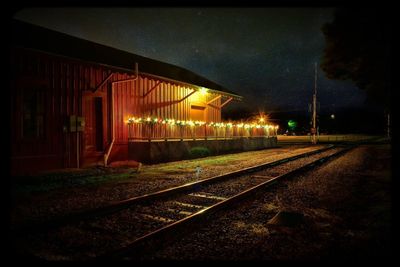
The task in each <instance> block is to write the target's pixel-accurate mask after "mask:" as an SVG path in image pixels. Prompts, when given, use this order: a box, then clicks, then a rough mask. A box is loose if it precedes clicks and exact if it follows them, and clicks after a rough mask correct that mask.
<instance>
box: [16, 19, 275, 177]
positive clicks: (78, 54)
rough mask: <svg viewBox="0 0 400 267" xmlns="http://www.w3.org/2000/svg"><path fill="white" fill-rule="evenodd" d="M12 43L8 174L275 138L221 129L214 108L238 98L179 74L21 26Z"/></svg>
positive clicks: (266, 131)
mask: <svg viewBox="0 0 400 267" xmlns="http://www.w3.org/2000/svg"><path fill="white" fill-rule="evenodd" d="M11 40H12V43H11V46H10V49H11V51H10V59H11V65H10V68H11V77H10V87H11V88H10V89H11V100H10V103H11V105H10V108H11V125H10V126H11V127H10V131H11V173H12V174H24V173H32V172H36V171H42V170H49V169H59V168H75V167H82V166H86V165H90V164H93V163H94V164H100V163H104V164H108V163H109V162H112V161H114V160H126V159H128V158H131V159H136V160H143V161H150V162H151V161H154V160H155V161H157V160H158V161H159V160H160V156H166V155H164V154H163V153H164V152H162V151H168V150H171V149H172V150H176V149H184V148H182V147H181V148H179V147H176V146H175V147H174V146H171V145H167V146H168V147H165V142H166V141H168V143H171V144H178V143H180V144H181V146H182V143H183V142H189V141H188V140H190V141H193V142H195V143H196V142H201V141H202V142H203V143H196V144H197V145H205V142H206V141H208V143H210V142H211V141H212V140H218V139H219V140H221V139H223V140H227V139H231V140H233V139H235V137H237V138H239V137H240V138H242V137H246V136H247V137H265V136H267V137H271V136H272V137H273V136H274V135H275V133H276V132H274V130H276V129H275V128H274V127H270V126H268V127H261V128H260V127H259V126H257V127H256V126H255V125H241V127H240V125H239V127H233V125H232V124H229V123H225V124H221V109H222V108H223V107H224V106H225V105H226V104H228V103H229V102H230V101H232V100H241V96H239V95H237V94H235V93H233V92H230V91H228V90H226V89H225V88H223V87H222V86H220V85H218V84H216V83H214V82H211V81H209V80H207V79H205V78H203V77H201V76H199V75H197V74H195V73H193V72H191V71H188V70H186V69H183V68H180V67H177V66H174V65H171V64H167V63H163V62H159V61H156V60H152V59H149V58H145V57H142V56H138V55H134V54H131V53H128V52H125V51H121V50H117V49H114V48H111V47H107V46H104V45H100V44H97V43H93V42H90V41H87V40H83V39H79V38H76V37H72V36H69V35H66V34H63V33H59V32H55V31H52V30H49V29H45V28H41V27H38V26H34V25H31V24H28V23H24V22H20V21H14V22H13V24H12V37H11ZM246 126H247V127H246ZM242 139H243V138H242ZM271 140H273V139H271ZM173 141H180V142H173ZM275 141H276V139H275ZM149 143H150V144H149ZM264 143H265V142H264ZM128 144H129V145H128ZM193 144H194V143H193ZM160 145H161V147H160ZM270 145H273V143H271V144H269V145H268V146H270ZM151 146H155V147H151ZM163 146H164V147H163ZM218 146H220V145H219V144H218ZM228 146H231V145H228ZM157 147H158V150H159V152H158V155H156V156H154V155H153V154H155V153H156V152H154V148H157ZM186 147H187V146H186ZM264 147H265V145H264ZM256 148H260V147H259V146H257V145H256V147H255V148H254V149H256ZM218 149H219V148H218ZM160 151H161V152H160ZM168 153H169V152H168ZM175 154H179V153H175ZM157 157H158V159H157ZM166 157H167V156H166ZM178 158H179V157H178ZM178 158H174V157H171V159H178ZM153 159H154V160H153Z"/></svg>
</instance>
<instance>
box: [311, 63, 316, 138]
mask: <svg viewBox="0 0 400 267" xmlns="http://www.w3.org/2000/svg"><path fill="white" fill-rule="evenodd" d="M316 133H317V62H315V83H314V94H313V114H312V128H311V134H312V137H311V138H312V139H311V143H312V144H314V145H315V144H316V143H317V137H316Z"/></svg>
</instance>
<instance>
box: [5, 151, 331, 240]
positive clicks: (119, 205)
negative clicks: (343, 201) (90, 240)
mask: <svg viewBox="0 0 400 267" xmlns="http://www.w3.org/2000/svg"><path fill="white" fill-rule="evenodd" d="M336 147H337V146H335V145H329V146H327V147H324V148H321V149H317V150H313V151H309V152H306V153H302V154H298V155H295V156H291V157H287V158H284V159H280V160H276V161H272V162H268V163H263V164H260V165H256V166H252V167H247V168H244V169H240V170H237V171H232V172H229V173H225V174H222V175H217V176H213V177H210V178H207V179H203V180H201V181H196V182H191V183H187V184H184V185H180V186H176V187H172V188H168V189H164V190H161V191H157V192H154V193H149V194H145V195H141V196H137V197H133V198H128V199H125V200H121V201H117V202H114V203H111V204H109V205H107V206H103V207H98V208H94V209H88V210H83V211H79V212H75V213H70V214H67V215H64V216H59V217H56V218H54V219H49V220H48V221H44V222H43V221H39V222H38V221H30V222H27V223H25V224H24V225H17V226H12V227H11V230H12V231H14V232H16V233H18V234H23V233H26V232H32V231H47V230H49V229H51V228H55V227H59V226H62V225H65V224H70V223H74V222H79V221H82V220H87V219H91V218H95V217H100V216H106V215H110V214H113V213H116V212H118V211H120V210H123V209H127V208H129V207H131V206H133V205H136V204H140V203H143V202H149V201H154V200H158V199H161V198H164V197H168V196H171V195H173V194H177V193H182V192H185V191H189V190H192V189H193V188H195V187H198V186H204V185H209V184H213V183H216V182H220V181H223V180H226V179H230V178H232V177H236V176H239V175H244V174H248V173H252V172H256V171H260V170H263V169H266V168H270V167H275V166H278V165H281V164H283V163H286V162H289V161H294V160H296V159H299V158H304V157H308V156H311V155H315V154H318V153H322V152H324V151H327V150H330V149H333V148H336Z"/></svg>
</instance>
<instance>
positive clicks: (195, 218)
mask: <svg viewBox="0 0 400 267" xmlns="http://www.w3.org/2000/svg"><path fill="white" fill-rule="evenodd" d="M354 147H355V146H350V147H347V148H344V149H342V150H340V151H338V152H336V153H334V154H331V155H329V156H326V157H323V158H320V159H317V160H315V161H313V162H311V163H308V164H306V165H303V166H301V167H299V168H296V169H294V170H292V171H289V172H287V173H285V174H282V175H279V176H276V177H273V178H271V179H269V180H267V181H265V182H262V183H260V184H258V185H256V186H253V187H251V188H249V189H246V190H244V191H242V192H240V193H238V194H236V195H234V196H232V197H229V198H227V199H226V200H222V201H220V202H218V203H216V204H214V205H212V206H210V207H207V208H204V209H202V210H200V211H198V212H196V213H193V214H192V215H190V216H187V217H185V218H183V219H180V220H178V221H175V222H173V223H171V224H169V225H166V226H164V227H162V228H159V229H157V230H155V231H153V232H150V233H148V234H146V235H144V236H142V237H139V238H137V239H135V240H134V241H133V242H131V243H130V244H128V245H126V246H124V247H122V248H118V249H116V250H114V251H110V252H107V253H104V254H102V255H100V256H97V257H96V258H95V260H110V259H124V258H125V259H126V258H127V257H132V256H134V255H136V254H137V253H139V254H140V253H142V252H143V251H144V250H145V249H147V248H149V247H151V248H152V249H154V248H157V247H159V246H160V245H161V244H163V245H165V244H167V243H168V242H172V241H173V240H174V239H175V238H177V236H179V235H182V234H183V233H185V232H186V231H187V230H188V229H190V227H189V226H191V227H194V226H195V225H196V223H198V222H202V221H204V219H206V218H208V217H209V216H210V215H212V214H214V213H215V212H217V211H219V210H221V209H223V208H226V207H228V206H230V205H234V204H236V203H238V202H239V201H240V200H242V199H245V198H247V197H250V196H255V193H258V192H260V191H261V190H263V189H265V188H267V187H269V186H271V185H274V184H276V183H277V182H278V181H282V180H284V179H288V178H291V177H293V176H295V175H299V174H301V173H305V172H307V171H309V170H311V169H313V168H315V167H317V166H320V165H322V164H323V163H326V162H327V161H329V160H331V159H333V158H336V157H339V156H341V155H343V154H344V153H346V152H348V151H349V150H351V149H353V148H354ZM185 230H186V231H185ZM128 254H131V255H130V256H128Z"/></svg>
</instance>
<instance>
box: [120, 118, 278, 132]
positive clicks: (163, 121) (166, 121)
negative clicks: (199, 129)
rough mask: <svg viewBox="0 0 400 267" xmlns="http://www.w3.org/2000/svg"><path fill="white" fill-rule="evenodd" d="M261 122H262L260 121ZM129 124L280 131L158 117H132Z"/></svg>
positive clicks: (246, 125) (255, 126)
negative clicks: (205, 126)
mask: <svg viewBox="0 0 400 267" xmlns="http://www.w3.org/2000/svg"><path fill="white" fill-rule="evenodd" d="M260 121H261V120H260ZM127 123H128V124H140V123H144V124H166V125H178V126H185V125H188V126H203V125H205V124H206V125H207V126H210V127H218V128H231V127H237V128H244V129H249V128H256V129H260V128H264V129H278V128H279V126H278V125H270V124H257V123H243V122H240V123H232V122H209V123H206V122H205V121H192V120H189V121H187V120H175V119H163V118H157V117H153V118H151V117H146V118H136V117H131V118H129V119H128V120H127Z"/></svg>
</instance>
